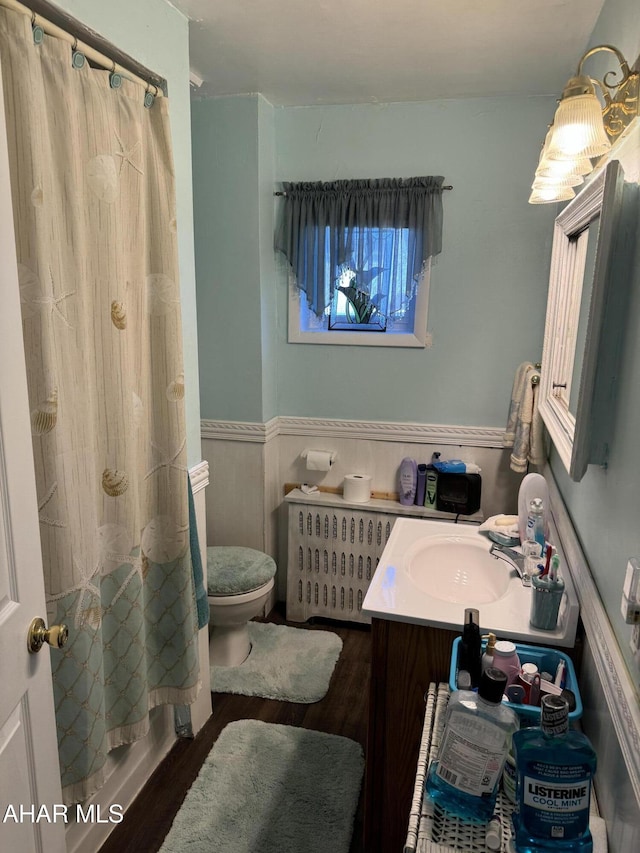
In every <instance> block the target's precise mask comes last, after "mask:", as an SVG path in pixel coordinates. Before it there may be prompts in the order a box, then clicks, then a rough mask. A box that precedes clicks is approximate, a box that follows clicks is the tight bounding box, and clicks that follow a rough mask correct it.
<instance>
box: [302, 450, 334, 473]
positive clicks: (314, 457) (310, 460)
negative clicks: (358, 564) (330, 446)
mask: <svg viewBox="0 0 640 853" xmlns="http://www.w3.org/2000/svg"><path fill="white" fill-rule="evenodd" d="M306 459H307V471H328V470H329V468H331V462H332V460H333V453H331V452H330V451H329V450H307V451H306Z"/></svg>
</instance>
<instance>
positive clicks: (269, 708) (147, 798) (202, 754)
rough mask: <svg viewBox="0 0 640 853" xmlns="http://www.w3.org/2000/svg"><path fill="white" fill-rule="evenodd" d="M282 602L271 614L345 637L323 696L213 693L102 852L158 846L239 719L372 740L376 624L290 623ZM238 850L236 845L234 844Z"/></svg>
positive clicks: (357, 850) (358, 840)
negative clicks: (308, 701) (198, 722)
mask: <svg viewBox="0 0 640 853" xmlns="http://www.w3.org/2000/svg"><path fill="white" fill-rule="evenodd" d="M280 610H281V609H280V608H276V609H275V610H274V611H273V612H272V613H271V614H270V616H269V619H268V620H266V621H269V622H275V623H277V624H281V625H287V624H291V625H294V626H295V627H305V628H309V629H311V630H318V631H327V630H328V631H334V632H335V633H336V634H338V635H339V636H340V637H341V638H342V641H343V648H342V653H341V655H340V657H339V659H338V663H337V664H336V668H335V670H334V673H333V676H332V679H331V684H330V687H329V692H328V693H327V695H326V696H325V697H324V699H322V700H321V701H320V702H316V703H314V704H312V705H299V704H294V703H291V702H276V701H273V700H270V699H259V698H256V697H253V696H234V695H231V694H218V693H214V694H213V715H212V716H211V717H210V719H209V720H208V721H207V723H206V724H205V725H204V727H203V728H202V730H201V731H200V732H199V733H198V735H197V736H196V737H195V738H194V739H193V740H180V741H178V742H177V743H176V744H175V745H174V747H173V748H172V749H171V751H170V752H169V754H168V755H167V757H166V758H165V759H164V761H163V762H162V764H161V765H160V766H159V767H158V768H157V770H156V771H155V773H154V774H153V775H152V776H151V778H150V779H149V781H148V782H147V784H146V785H145V787H144V788H143V790H142V791H141V792H140V794H139V795H138V796H137V798H136V799H135V800H134V802H133V803H132V804H131V806H130V807H129V809H128V810H127V812H126V814H125V817H124V820H123V821H122V823H120V824H118V825H117V826H116V827H115V829H114V831H113V832H112V833H111V835H110V836H109V838H108V839H107V841H106V842H105V844H104V845H103V846H102V848H101V849H100V853H156V851H158V850H159V849H160V847H161V845H162V842H163V841H164V838H165V836H166V834H167V833H168V832H169V829H170V828H171V824H172V822H173V819H174V817H175V815H176V813H177V811H178V809H179V808H180V805H181V804H182V801H183V800H184V797H185V795H186V793H187V791H188V790H189V788H190V786H191V784H192V783H193V781H194V779H195V778H196V776H197V775H198V772H199V770H200V767H201V766H202V764H203V762H204V760H205V758H206V757H207V755H208V754H209V752H210V751H211V747H212V746H213V744H214V743H215V741H216V739H217V737H218V735H219V734H220V732H221V731H222V729H223V728H224V727H225V726H226V725H227V723H230V722H233V721H234V720H262V721H263V722H266V723H281V724H283V725H288V726H301V727H303V728H306V729H315V730H316V731H321V732H328V733H329V734H336V735H343V736H344V737H348V738H351V739H352V740H355V741H357V742H358V743H359V744H361V745H362V748H363V750H364V749H365V744H366V733H367V719H368V698H369V667H370V659H371V632H370V629H369V628H368V626H360V625H356V626H353V625H349V626H345V625H344V624H342V623H328V622H323V623H321V624H320V623H316V624H311V623H307V624H305V625H304V626H301V625H299V624H297V623H288V622H286V621H285V620H284V618H283V617H282V615H281V612H280ZM362 823H363V796H362V791H361V794H360V803H359V806H358V811H357V814H356V819H355V824H354V830H353V839H352V843H351V849H350V853H363V850H364V848H363V844H362ZM230 853H233V851H230Z"/></svg>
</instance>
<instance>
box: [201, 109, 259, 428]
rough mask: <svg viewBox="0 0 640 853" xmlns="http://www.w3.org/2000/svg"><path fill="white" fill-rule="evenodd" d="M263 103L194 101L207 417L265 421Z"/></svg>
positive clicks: (203, 407)
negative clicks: (261, 213) (261, 135)
mask: <svg viewBox="0 0 640 853" xmlns="http://www.w3.org/2000/svg"><path fill="white" fill-rule="evenodd" d="M262 100H263V99H261V98H260V97H259V96H257V95H247V96H242V97H237V98H216V99H210V100H202V101H194V103H193V104H192V122H193V124H192V133H193V161H194V174H195V176H196V180H195V181H194V210H195V244H196V247H197V251H196V277H197V282H198V339H199V342H200V343H199V349H200V377H201V381H200V405H201V411H202V417H203V418H207V419H222V420H232V421H262V420H263V407H262V402H263V378H262V377H263V366H262V361H263V353H262V339H263V335H262V327H263V324H264V325H265V328H266V329H267V330H268V328H269V319H268V318H269V313H268V312H263V305H262V294H261V292H260V274H261V269H260V263H261V259H262V260H263V261H264V254H265V249H264V234H261V232H260V206H261V204H262V203H263V201H262V198H261V197H264V196H265V195H266V190H263V192H259V186H260V175H261V171H260V162H261V161H260V156H259V155H260V153H261V146H260V137H259V111H260V109H261V107H260V103H261V101H262ZM267 148H268V146H267V145H266V143H265V147H264V149H262V153H263V154H265V152H266V150H267ZM265 156H266V155H265ZM262 179H263V181H264V174H263V175H262ZM271 187H273V184H271ZM271 191H272V192H273V189H272V190H271ZM271 203H272V204H273V197H272V196H271ZM272 240H273V236H272V235H270V241H271V242H272ZM271 254H273V252H271ZM263 314H264V316H263Z"/></svg>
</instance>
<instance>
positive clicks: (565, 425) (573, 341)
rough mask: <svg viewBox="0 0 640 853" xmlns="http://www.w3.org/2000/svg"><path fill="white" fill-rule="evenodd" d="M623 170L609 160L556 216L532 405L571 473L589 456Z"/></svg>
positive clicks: (577, 474)
mask: <svg viewBox="0 0 640 853" xmlns="http://www.w3.org/2000/svg"><path fill="white" fill-rule="evenodd" d="M623 185H624V174H623V171H622V167H621V166H620V163H619V162H618V161H617V160H612V161H611V162H610V163H609V164H608V165H607V166H606V168H604V169H602V170H601V171H600V172H598V174H596V175H594V177H593V178H592V180H591V181H590V182H589V183H588V184H587V185H586V186H585V187H584V189H583V190H582V191H581V192H580V193H578V195H576V197H575V198H574V199H572V200H571V201H570V202H569V203H568V204H567V206H566V207H565V208H564V210H562V212H561V213H560V214H559V215H558V216H557V217H556V221H555V226H554V235H553V247H552V250H551V271H550V276H549V295H548V301H547V316H546V322H545V331H544V344H543V350H542V370H541V379H540V392H539V397H538V401H539V409H540V414H541V416H542V419H543V420H544V423H545V425H546V427H547V430H548V431H549V435H550V437H551V440H552V441H553V443H554V445H555V448H556V450H557V452H558V454H559V456H560V458H561V460H562V462H563V464H564V466H565V468H566V469H567V471H568V473H569V476H570V477H571V479H572V480H574V481H576V482H578V481H580V480H581V479H582V477H583V476H584V473H585V471H586V470H587V466H588V465H589V464H590V463H597V464H603V463H604V462H605V460H604V459H600V458H595V456H594V454H593V452H592V444H593V442H592V435H591V424H592V415H593V413H592V404H593V396H594V388H595V377H596V367H597V364H598V352H599V349H600V346H601V336H602V335H601V333H602V322H603V313H604V305H605V301H606V290H607V286H608V281H609V273H610V268H611V259H612V252H613V245H614V238H615V234H616V230H617V227H618V220H619V216H620V209H621V205H622V193H623Z"/></svg>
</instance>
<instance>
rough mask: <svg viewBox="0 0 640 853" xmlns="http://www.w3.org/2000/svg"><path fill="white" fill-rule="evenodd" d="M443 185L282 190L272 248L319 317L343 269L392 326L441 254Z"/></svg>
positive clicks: (385, 182) (316, 185) (394, 181)
mask: <svg viewBox="0 0 640 853" xmlns="http://www.w3.org/2000/svg"><path fill="white" fill-rule="evenodd" d="M443 181H444V178H443V177H442V176H438V177H419V178H377V179H370V180H343V181H332V182H328V183H322V182H320V181H317V182H299V183H284V184H283V190H284V193H285V197H284V199H283V201H282V202H281V204H282V207H281V211H280V219H279V222H278V227H277V230H276V237H275V248H276V249H277V250H279V251H281V252H282V253H283V254H284V255H285V257H286V258H287V260H288V262H289V264H290V266H291V270H292V273H293V276H294V281H295V284H296V286H297V287H298V288H299V289H300V291H301V293H304V294H305V296H306V299H307V302H308V305H309V308H310V309H311V310H312V311H313V312H314V313H315V315H316V316H317V317H321V316H322V315H323V314H324V313H325V309H326V308H327V307H328V306H329V305H330V304H331V300H332V298H333V293H334V290H335V288H336V287H337V286H338V281H339V280H340V274H341V271H342V270H344V269H345V268H348V269H350V270H351V271H352V272H355V282H356V284H357V285H358V287H359V288H360V289H361V290H364V291H365V292H366V293H368V294H369V296H370V297H372V298H375V299H377V306H378V311H379V313H380V314H381V315H384V316H385V317H386V319H388V320H391V321H393V317H394V315H395V314H398V313H401V312H402V311H403V310H404V309H405V308H406V305H407V302H408V301H409V300H410V299H411V298H412V297H413V295H414V293H415V289H416V286H417V285H418V283H419V281H420V277H421V275H422V274H423V271H424V268H425V264H426V262H427V260H428V259H429V258H431V257H433V256H434V255H437V254H439V252H440V251H441V249H442V216H443V215H442V184H443ZM382 231H385V239H381V238H380V237H381V232H382ZM325 261H326V262H325Z"/></svg>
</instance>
